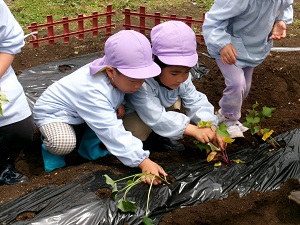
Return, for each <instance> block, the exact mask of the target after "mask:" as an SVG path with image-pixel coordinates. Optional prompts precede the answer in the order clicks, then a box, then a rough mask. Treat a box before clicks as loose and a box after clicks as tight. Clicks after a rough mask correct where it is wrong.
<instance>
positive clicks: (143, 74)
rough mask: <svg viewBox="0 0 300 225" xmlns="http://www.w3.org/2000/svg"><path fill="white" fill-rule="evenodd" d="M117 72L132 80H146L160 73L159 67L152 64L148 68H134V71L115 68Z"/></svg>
mask: <svg viewBox="0 0 300 225" xmlns="http://www.w3.org/2000/svg"><path fill="white" fill-rule="evenodd" d="M117 69H118V71H119V72H120V73H122V74H124V75H125V76H126V77H130V78H134V79H146V78H150V77H156V76H158V75H159V74H160V73H161V69H160V67H159V66H158V65H157V64H156V63H152V64H151V65H150V66H146V67H141V68H134V69H122V68H117Z"/></svg>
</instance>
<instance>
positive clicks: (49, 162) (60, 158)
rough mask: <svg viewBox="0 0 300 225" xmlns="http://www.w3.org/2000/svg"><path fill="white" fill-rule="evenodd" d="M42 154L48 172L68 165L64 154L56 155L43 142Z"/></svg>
mask: <svg viewBox="0 0 300 225" xmlns="http://www.w3.org/2000/svg"><path fill="white" fill-rule="evenodd" d="M42 156H43V161H44V169H45V171H46V172H48V173H49V172H51V171H53V170H55V169H58V168H61V167H64V166H65V165H66V163H65V156H64V155H54V154H52V153H50V152H48V151H47V149H46V147H45V145H44V144H42Z"/></svg>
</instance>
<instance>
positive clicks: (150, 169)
mask: <svg viewBox="0 0 300 225" xmlns="http://www.w3.org/2000/svg"><path fill="white" fill-rule="evenodd" d="M139 168H140V169H141V170H142V172H146V173H149V174H153V175H156V176H159V175H162V176H168V174H167V173H166V172H165V171H164V170H163V168H162V167H160V166H159V165H158V164H157V163H155V162H153V161H151V160H150V159H149V158H147V159H144V161H143V162H141V164H140V165H139ZM144 182H145V183H147V184H151V182H152V176H149V177H148V178H147V177H146V178H145V180H144ZM161 183H162V180H161V179H159V178H158V179H157V178H156V179H154V180H153V185H158V184H161Z"/></svg>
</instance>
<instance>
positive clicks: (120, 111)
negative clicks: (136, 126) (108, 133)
mask: <svg viewBox="0 0 300 225" xmlns="http://www.w3.org/2000/svg"><path fill="white" fill-rule="evenodd" d="M124 115H125V107H124V105H123V104H121V105H120V106H119V108H118V109H117V118H118V119H120V118H122V117H123V116H124Z"/></svg>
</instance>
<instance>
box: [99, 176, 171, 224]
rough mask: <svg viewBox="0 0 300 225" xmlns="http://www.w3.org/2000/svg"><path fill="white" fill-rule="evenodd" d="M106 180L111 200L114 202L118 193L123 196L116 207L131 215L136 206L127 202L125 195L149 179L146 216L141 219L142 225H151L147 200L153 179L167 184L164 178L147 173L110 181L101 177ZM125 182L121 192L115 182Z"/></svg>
mask: <svg viewBox="0 0 300 225" xmlns="http://www.w3.org/2000/svg"><path fill="white" fill-rule="evenodd" d="M103 176H104V177H105V179H106V183H107V184H108V185H110V186H111V187H112V198H113V199H114V200H116V198H117V195H118V194H119V193H123V196H122V197H121V198H120V199H119V200H118V202H117V207H118V209H120V210H121V211H122V212H125V213H126V212H131V213H136V210H137V206H136V203H135V202H132V201H127V199H126V195H127V193H128V192H129V191H130V189H131V188H133V187H134V186H136V185H137V184H140V183H143V182H144V180H145V179H147V178H150V179H151V184H150V186H149V190H148V196H147V202H146V215H145V216H144V217H143V224H145V225H153V221H152V220H151V219H150V218H149V217H148V214H149V199H150V192H151V189H152V185H153V181H154V179H155V178H157V179H160V180H162V181H163V182H164V183H167V184H169V182H168V181H167V179H166V177H163V178H162V177H160V176H155V175H153V174H149V173H138V174H134V175H131V176H128V177H124V178H121V179H119V180H113V179H111V178H110V177H109V176H108V175H106V174H105V175H103ZM123 180H127V183H126V186H125V187H124V188H122V189H121V190H118V187H117V182H119V181H123Z"/></svg>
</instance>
